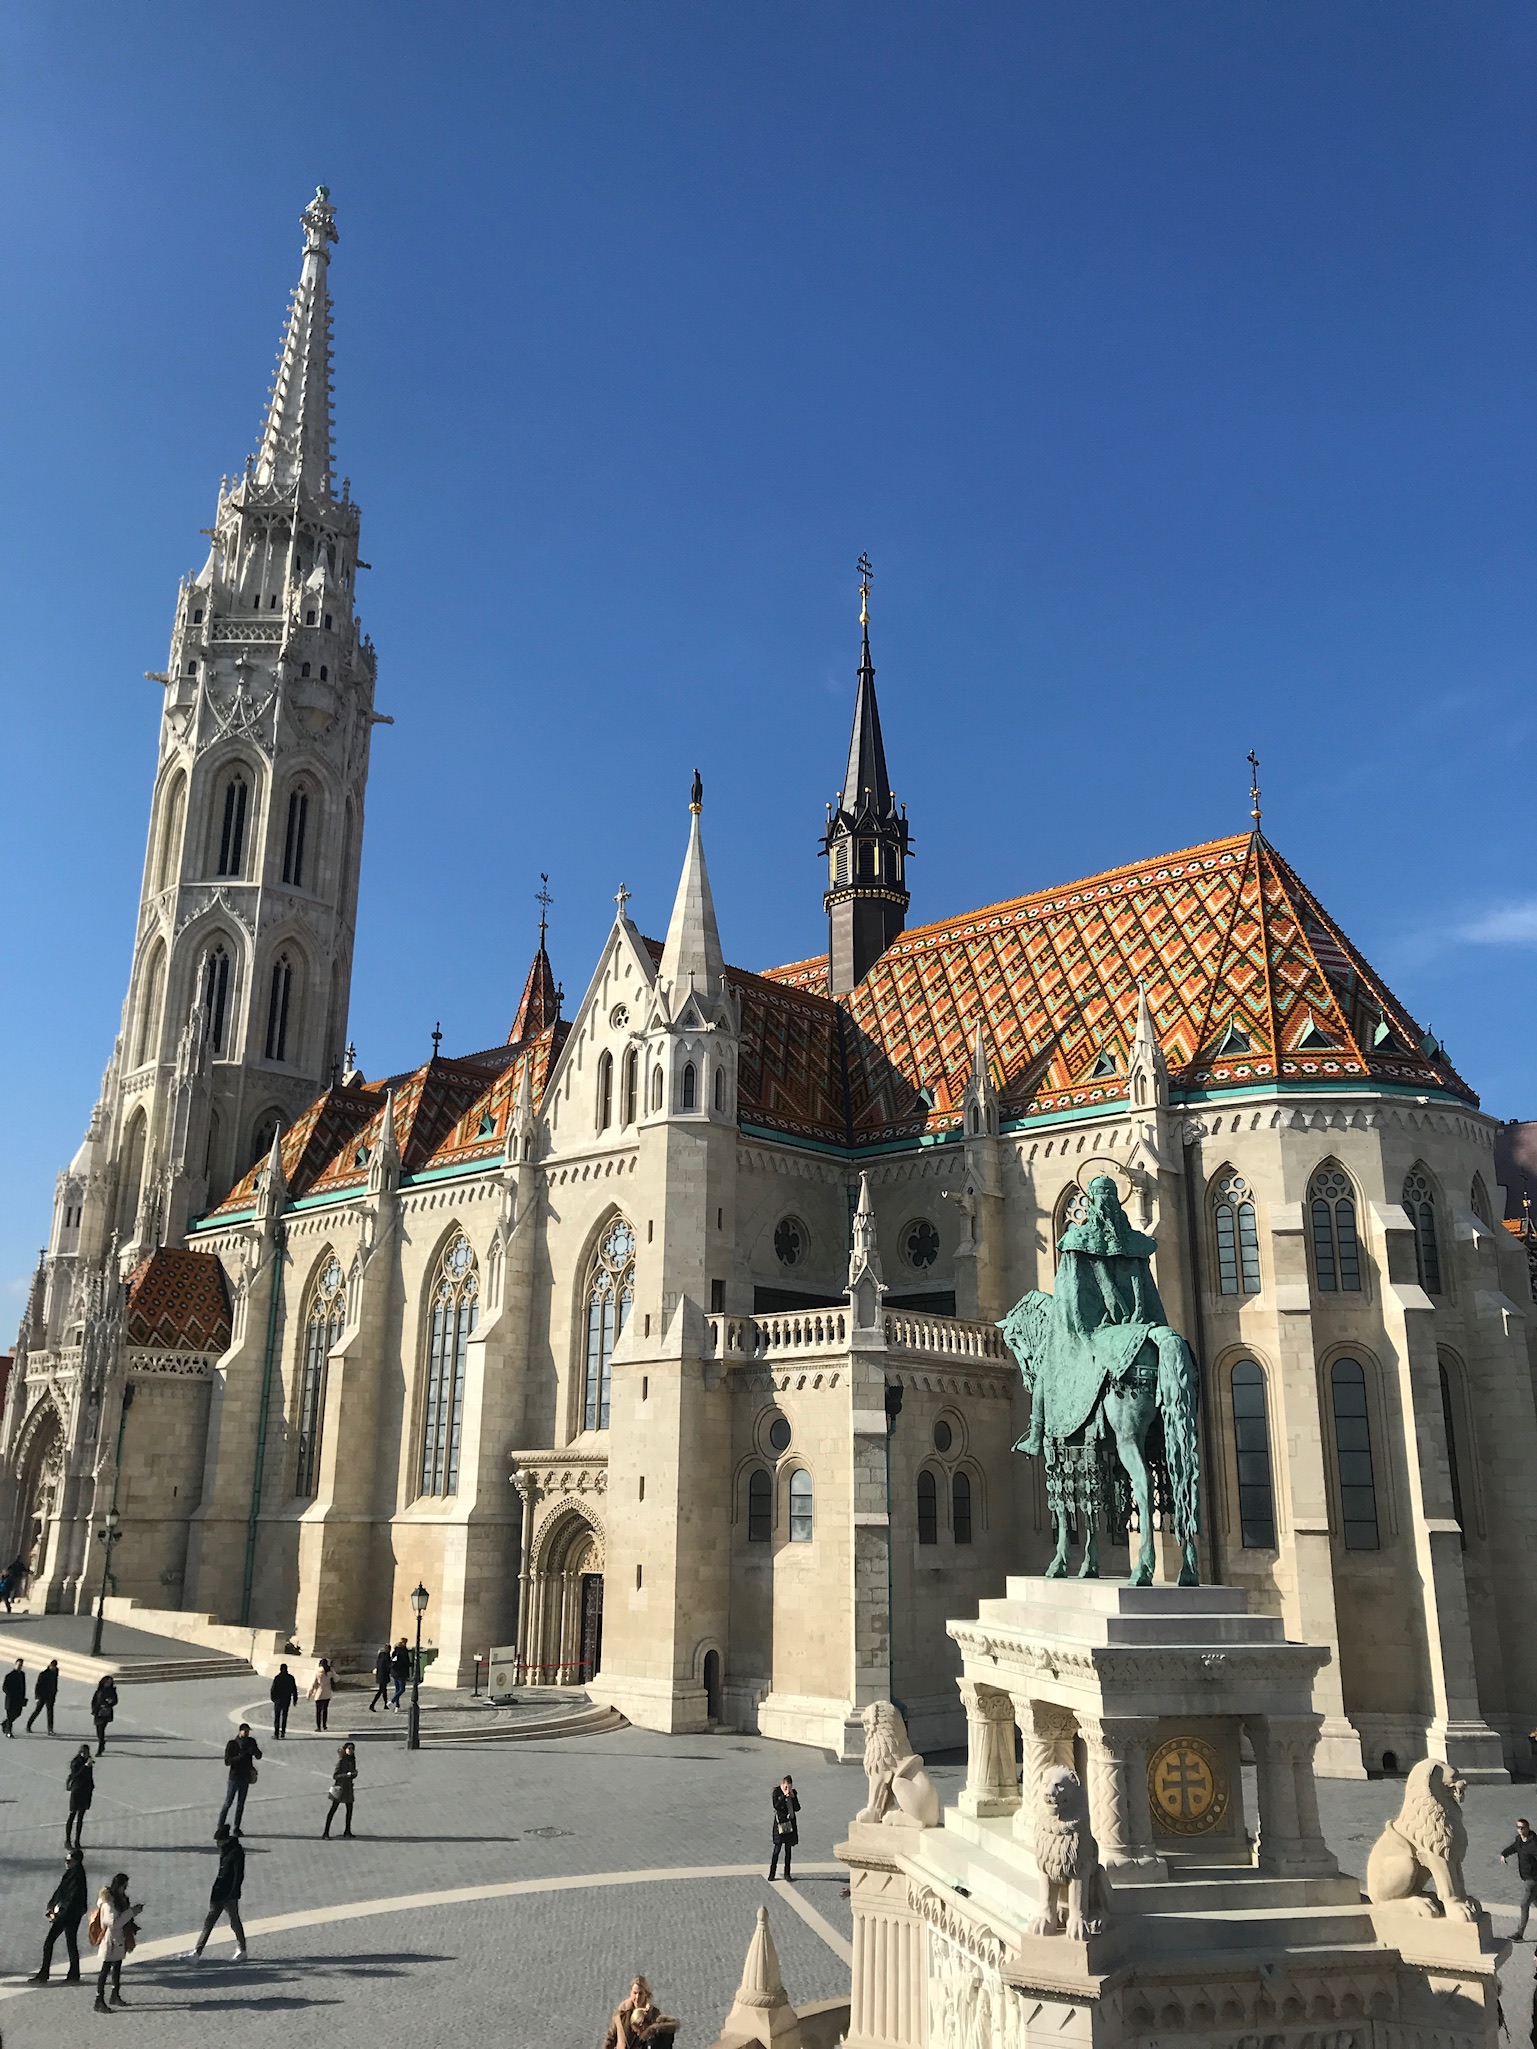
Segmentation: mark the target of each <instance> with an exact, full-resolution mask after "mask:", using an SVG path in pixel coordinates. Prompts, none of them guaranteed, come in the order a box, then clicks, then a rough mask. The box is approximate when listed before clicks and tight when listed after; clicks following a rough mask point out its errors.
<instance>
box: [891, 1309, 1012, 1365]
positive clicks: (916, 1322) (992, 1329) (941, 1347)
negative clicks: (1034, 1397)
mask: <svg viewBox="0 0 1537 2049" xmlns="http://www.w3.org/2000/svg"><path fill="white" fill-rule="evenodd" d="M886 1344H887V1347H888V1349H890V1350H891V1351H893V1352H921V1353H923V1355H924V1356H925V1357H926V1358H945V1359H991V1360H994V1361H995V1362H996V1363H997V1364H999V1365H1001V1366H1002V1365H1012V1364H1013V1355H1012V1354H1011V1353H1010V1351H1009V1348H1008V1346H1007V1345H1006V1344H1005V1343H1004V1341H1003V1332H1002V1331H1001V1330H1000V1329H999V1328H998V1326H997V1324H995V1323H962V1322H961V1321H960V1319H959V1318H958V1317H955V1316H915V1315H913V1314H912V1313H911V1312H910V1311H908V1310H904V1309H888V1310H887V1311H886Z"/></svg>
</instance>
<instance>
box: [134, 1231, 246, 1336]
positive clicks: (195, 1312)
mask: <svg viewBox="0 0 1537 2049" xmlns="http://www.w3.org/2000/svg"><path fill="white" fill-rule="evenodd" d="M124 1330H125V1333H126V1336H127V1339H128V1342H129V1344H130V1345H142V1346H153V1347H154V1349H155V1350H156V1351H162V1352H164V1351H171V1352H227V1351H228V1350H229V1344H230V1331H231V1323H230V1305H229V1290H228V1288H227V1287H226V1286H225V1282H224V1269H223V1267H222V1266H220V1264H219V1262H218V1260H217V1259H216V1258H215V1257H214V1255H213V1254H212V1253H211V1252H185V1251H182V1250H181V1249H180V1248H178V1247H173V1246H169V1245H162V1246H161V1248H160V1250H159V1251H158V1252H152V1253H151V1254H150V1256H149V1258H148V1259H145V1260H141V1261H140V1263H139V1264H138V1265H137V1266H136V1267H135V1268H134V1270H133V1272H132V1273H131V1274H130V1275H129V1276H128V1300H127V1306H126V1310H125V1314H124Z"/></svg>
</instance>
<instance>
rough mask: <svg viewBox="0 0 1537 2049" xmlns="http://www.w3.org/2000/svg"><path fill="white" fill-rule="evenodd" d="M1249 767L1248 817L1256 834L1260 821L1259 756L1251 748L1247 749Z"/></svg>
mask: <svg viewBox="0 0 1537 2049" xmlns="http://www.w3.org/2000/svg"><path fill="white" fill-rule="evenodd" d="M1249 767H1250V769H1251V771H1252V773H1251V775H1250V777H1249V816H1250V817H1251V818H1252V819H1253V820H1254V830H1255V831H1256V832H1258V831H1259V820H1260V809H1259V756H1258V755H1257V754H1256V753H1255V751H1254V749H1253V748H1252V747H1251V748H1250V749H1249Z"/></svg>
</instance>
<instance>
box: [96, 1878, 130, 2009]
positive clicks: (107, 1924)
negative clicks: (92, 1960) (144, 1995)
mask: <svg viewBox="0 0 1537 2049" xmlns="http://www.w3.org/2000/svg"><path fill="white" fill-rule="evenodd" d="M143 1912H144V1909H143V1907H142V1906H137V1907H136V1906H133V1905H131V1904H130V1902H129V1898H128V1873H127V1872H126V1871H119V1872H118V1873H117V1875H116V1877H115V1878H114V1879H113V1880H112V1882H111V1884H110V1885H104V1886H103V1887H102V1889H101V1891H100V1893H99V1894H98V1895H97V1899H96V1911H95V1913H93V1914H92V1916H91V1921H92V1924H93V1925H92V1926H91V1928H89V1929H88V1930H87V1931H86V1932H87V1933H88V1934H93V1935H95V1936H96V1961H97V1963H98V1964H100V1966H101V1970H100V1972H99V1973H98V1975H97V1979H96V2008H95V2010H96V2012H97V2013H110V2012H111V2011H112V2007H113V2006H126V2005H127V2004H128V2002H127V2000H125V1999H124V1997H123V1959H124V1957H125V1956H127V1954H128V1952H129V1950H130V1949H132V1948H133V1946H134V1942H135V1940H136V1939H137V1937H138V1933H139V1922H138V1917H139V1915H140V1914H142V1913H143ZM108 1978H110V1979H111V1980H112V2006H109V2005H108V2004H107V1980H108Z"/></svg>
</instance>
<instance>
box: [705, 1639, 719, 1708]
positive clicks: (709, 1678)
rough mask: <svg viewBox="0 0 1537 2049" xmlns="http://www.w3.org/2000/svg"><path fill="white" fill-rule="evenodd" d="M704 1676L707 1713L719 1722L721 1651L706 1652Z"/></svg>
mask: <svg viewBox="0 0 1537 2049" xmlns="http://www.w3.org/2000/svg"><path fill="white" fill-rule="evenodd" d="M703 1677H704V1702H705V1713H706V1714H707V1715H708V1716H709V1717H710V1720H711V1721H712V1722H718V1721H719V1720H720V1719H721V1701H720V1652H719V1651H706V1652H705V1654H704V1674H703Z"/></svg>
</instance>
